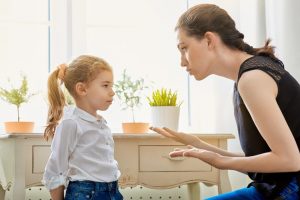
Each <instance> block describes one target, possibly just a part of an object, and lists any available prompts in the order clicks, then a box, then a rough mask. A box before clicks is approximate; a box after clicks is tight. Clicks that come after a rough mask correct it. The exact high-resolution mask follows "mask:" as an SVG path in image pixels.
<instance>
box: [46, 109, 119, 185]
mask: <svg viewBox="0 0 300 200" xmlns="http://www.w3.org/2000/svg"><path fill="white" fill-rule="evenodd" d="M120 174H121V173H120V171H119V169H118V163H117V161H116V160H115V159H114V141H113V137H112V133H111V130H110V128H109V127H108V126H107V123H106V121H105V120H104V119H103V118H102V117H100V120H99V119H97V118H96V117H94V116H93V115H90V114H89V113H87V112H85V111H83V110H81V109H79V108H74V109H73V110H72V112H71V113H69V114H68V116H65V117H64V119H63V120H62V121H61V123H60V124H59V125H58V126H57V128H56V131H55V135H54V138H53V141H52V144H51V155H50V157H49V159H48V162H47V165H46V168H45V172H44V176H43V180H42V183H43V184H44V185H45V186H46V188H47V189H49V190H52V189H55V188H57V187H59V186H61V185H64V186H65V187H66V186H67V185H68V181H76V180H79V181H80V180H90V181H97V182H112V181H116V180H118V178H119V177H120Z"/></svg>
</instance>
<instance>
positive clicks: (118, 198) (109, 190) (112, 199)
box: [65, 181, 123, 200]
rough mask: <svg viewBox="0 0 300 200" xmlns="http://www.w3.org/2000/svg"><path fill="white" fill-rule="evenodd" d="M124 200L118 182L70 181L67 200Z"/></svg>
mask: <svg viewBox="0 0 300 200" xmlns="http://www.w3.org/2000/svg"><path fill="white" fill-rule="evenodd" d="M83 199H84V200H87V199H92V200H123V196H122V194H121V193H120V191H119V188H118V182H117V181H114V182H109V183H104V182H93V181H70V183H69V185H68V187H67V191H66V197H65V200H83Z"/></svg>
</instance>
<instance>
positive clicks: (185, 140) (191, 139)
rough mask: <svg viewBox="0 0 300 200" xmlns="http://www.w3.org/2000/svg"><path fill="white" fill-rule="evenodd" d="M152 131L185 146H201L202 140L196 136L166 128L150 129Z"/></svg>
mask: <svg viewBox="0 0 300 200" xmlns="http://www.w3.org/2000/svg"><path fill="white" fill-rule="evenodd" d="M150 130H153V131H155V132H157V133H158V134H161V135H163V136H165V137H167V138H171V139H173V140H175V141H177V142H180V143H182V144H185V145H191V146H195V144H199V142H201V140H200V139H199V138H198V137H196V136H194V135H191V134H186V133H182V132H177V131H173V130H171V129H169V128H165V127H164V128H157V127H150Z"/></svg>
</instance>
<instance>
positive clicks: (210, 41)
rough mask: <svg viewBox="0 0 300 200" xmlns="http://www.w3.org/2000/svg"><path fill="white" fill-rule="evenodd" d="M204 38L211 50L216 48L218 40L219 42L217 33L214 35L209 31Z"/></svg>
mask: <svg viewBox="0 0 300 200" xmlns="http://www.w3.org/2000/svg"><path fill="white" fill-rule="evenodd" d="M204 38H205V39H206V41H207V47H208V48H209V49H213V48H214V47H215V45H216V42H217V41H216V40H217V38H216V34H215V33H213V32H210V31H208V32H206V33H205V34H204Z"/></svg>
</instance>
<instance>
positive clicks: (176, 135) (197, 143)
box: [150, 127, 244, 157]
mask: <svg viewBox="0 0 300 200" xmlns="http://www.w3.org/2000/svg"><path fill="white" fill-rule="evenodd" d="M150 129H151V130H153V131H155V132H157V133H159V134H161V135H163V136H165V137H168V138H171V139H173V140H175V141H177V142H180V143H182V144H185V145H190V146H193V147H196V148H198V149H205V150H207V151H212V152H215V153H218V154H220V155H222V156H230V157H240V156H244V154H243V153H232V152H228V151H225V150H223V149H221V148H218V147H216V146H214V145H211V144H209V143H206V142H204V141H203V140H201V139H199V138H198V137H197V136H194V135H191V134H186V133H182V132H176V131H173V130H171V129H168V128H156V127H151V128H150Z"/></svg>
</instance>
